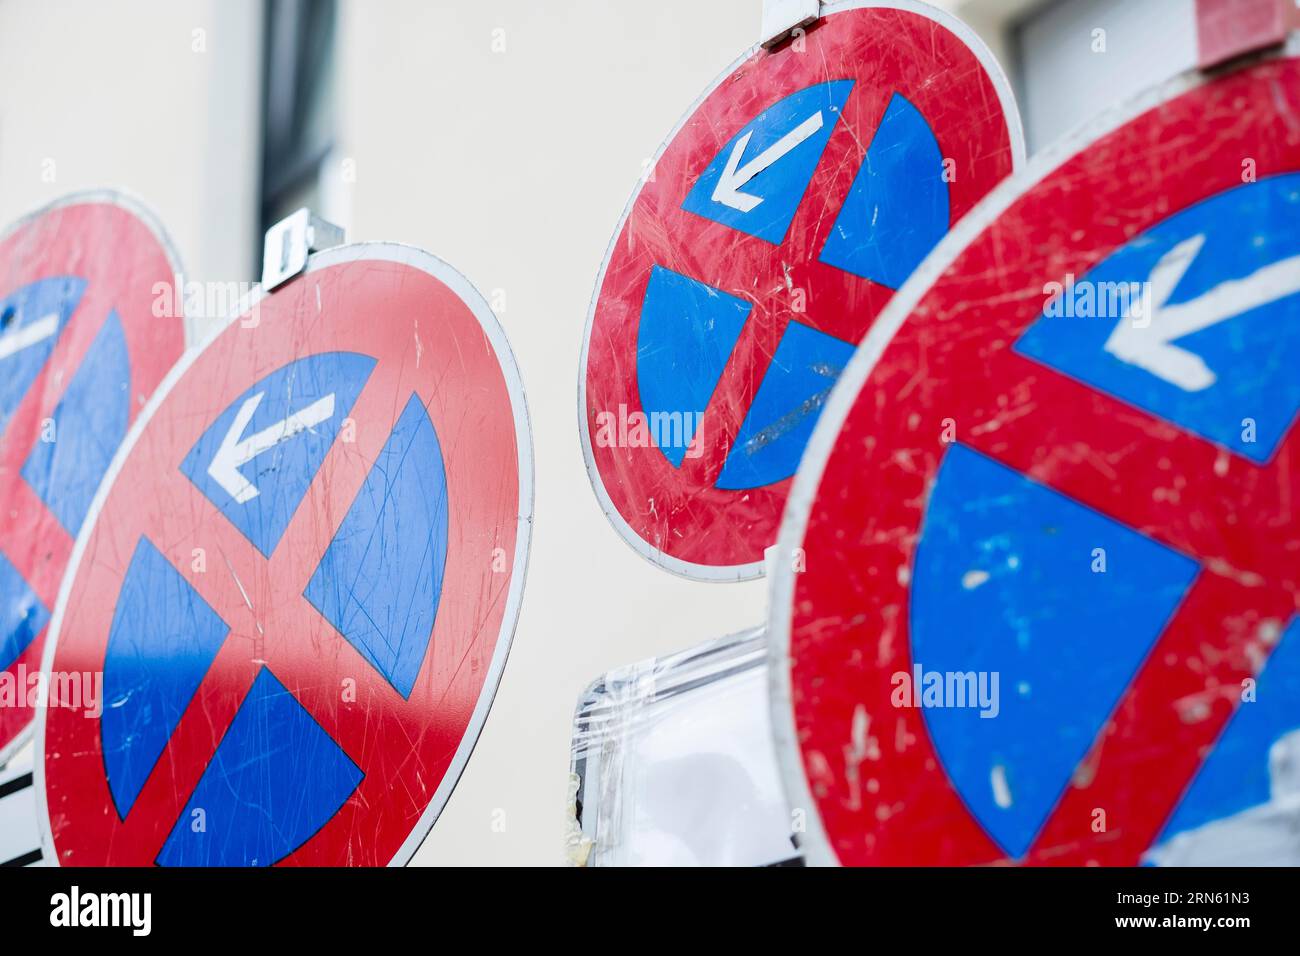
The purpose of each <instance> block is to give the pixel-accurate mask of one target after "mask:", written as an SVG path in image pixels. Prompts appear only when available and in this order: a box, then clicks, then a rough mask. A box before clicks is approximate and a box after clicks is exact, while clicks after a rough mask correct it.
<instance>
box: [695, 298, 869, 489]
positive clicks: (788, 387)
mask: <svg viewBox="0 0 1300 956" xmlns="http://www.w3.org/2000/svg"><path fill="white" fill-rule="evenodd" d="M852 357H853V346H852V345H850V344H849V343H848V342H845V341H843V340H842V339H837V338H835V337H834V336H832V335H827V334H826V333H824V332H819V331H817V330H816V329H811V328H809V327H808V326H806V325H801V324H800V323H798V322H792V323H790V325H789V327H788V328H787V329H786V332H785V335H784V336H782V338H781V344H780V345H778V346H777V349H776V354H775V355H773V356H772V364H771V365H770V366H769V367H768V370H767V374H766V375H765V376H764V377H763V382H762V384H761V385H760V386H759V388H758V394H757V395H755V396H754V404H753V405H751V406H750V408H749V411H748V412H747V413H746V415H745V420H744V421H743V422H742V423H741V426H740V431H739V432H738V433H737V434H736V440H735V443H734V445H733V446H732V449H731V453H730V454H729V455H728V456H727V461H726V464H725V465H723V468H722V474H721V475H719V476H718V484H717V486H718V487H719V488H723V489H726V490H739V489H742V488H760V487H762V486H764V485H770V484H772V483H773V482H777V481H783V480H784V479H786V478H789V477H790V476H791V475H793V474H794V473H795V470H796V469H797V468H798V467H799V460H800V458H801V457H802V456H803V450H804V446H805V445H807V444H808V439H809V438H810V437H811V436H812V431H813V427H814V426H815V425H816V424H817V419H818V418H819V417H820V416H821V412H822V406H823V405H825V403H826V398H827V396H828V395H829V394H830V391H831V389H832V388H833V387H834V386H835V382H836V380H837V379H838V378H839V376H840V372H842V371H843V370H844V366H846V365H847V364H848V363H849V359H850V358H852Z"/></svg>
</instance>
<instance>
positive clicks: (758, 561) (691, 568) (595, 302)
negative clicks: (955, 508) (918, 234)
mask: <svg viewBox="0 0 1300 956" xmlns="http://www.w3.org/2000/svg"><path fill="white" fill-rule="evenodd" d="M854 11H876V12H896V13H905V14H913V15H917V16H920V17H922V18H924V19H926V20H929V21H931V22H932V23H934V24H935V25H936V26H938V27H941V28H943V29H945V30H946V31H947V32H948V33H950V34H952V36H953V38H954V39H955V41H956V42H957V43H958V44H960V45H961V46H962V47H964V52H965V53H966V54H968V55H970V56H971V57H973V58H974V59H975V60H976V61H977V62H978V63H979V64H980V65H981V66H982V67H983V70H984V75H985V79H986V80H987V81H988V83H989V84H990V85H991V87H992V88H993V91H994V93H995V94H996V96H997V99H998V102H999V103H1000V105H1001V108H1002V115H1003V119H1004V121H1005V126H1006V134H1007V137H1008V140H1009V146H1010V153H1011V156H1010V160H1011V169H1012V172H1013V173H1014V171H1016V170H1019V169H1020V168H1021V167H1022V166H1023V164H1024V156H1025V147H1024V135H1023V132H1022V130H1021V126H1020V116H1019V111H1018V109H1017V108H1016V104H1015V98H1014V95H1013V94H1012V91H1011V87H1010V83H1009V82H1008V81H1007V79H1006V77H1005V75H1004V74H1003V73H1002V70H1001V67H1000V65H999V64H998V63H997V61H996V59H995V58H994V57H993V55H992V53H991V52H990V51H989V50H988V49H987V48H986V47H985V45H984V43H983V41H982V40H980V38H979V37H978V35H977V34H975V33H974V31H972V30H971V29H970V27H968V26H967V25H966V24H965V23H963V22H962V21H960V20H958V19H956V18H955V17H953V16H951V15H950V14H948V13H947V12H946V11H942V10H938V9H936V8H934V7H931V6H928V5H926V4H923V3H915V2H912V0H893V2H888V0H885V2H872V0H840V2H837V3H829V4H825V5H824V6H823V9H822V14H821V15H822V19H823V20H826V19H827V18H830V17H833V16H835V15H837V14H843V13H849V12H854ZM816 29H817V28H814V29H813V30H811V31H810V32H809V33H808V37H807V39H808V40H809V42H811V41H812V39H813V38H815V37H816ZM768 55H770V54H768V52H767V51H765V50H763V48H762V47H760V46H759V45H758V44H755V45H754V46H753V47H751V48H750V49H749V50H748V51H746V52H745V53H744V54H742V55H741V56H740V57H739V58H738V59H737V60H735V61H734V62H733V63H732V64H731V65H730V66H728V67H727V69H726V70H725V71H723V73H722V74H721V75H720V76H719V77H718V78H717V79H716V80H715V81H714V82H713V83H712V84H711V85H710V86H709V88H708V89H707V90H705V91H704V93H703V94H701V96H700V97H699V98H698V99H697V100H696V101H695V103H693V104H692V105H691V107H690V108H689V109H688V110H687V111H686V113H685V114H684V115H683V116H682V118H681V119H680V120H679V121H678V123H677V125H676V126H675V127H674V128H673V130H672V132H670V133H669V135H668V137H667V138H666V139H665V140H664V141H663V143H662V144H661V145H660V147H659V149H658V151H657V153H656V155H655V157H654V160H653V162H652V163H651V165H650V167H649V168H651V169H653V170H655V173H656V177H657V176H658V174H659V173H660V171H661V165H660V164H661V163H662V162H663V160H664V157H665V155H666V154H667V152H668V150H669V149H670V148H671V147H672V146H674V145H675V143H676V140H677V139H678V136H679V135H680V134H681V133H682V131H683V130H684V129H685V128H686V126H687V124H688V123H689V122H690V121H691V120H692V119H694V118H696V117H697V116H698V115H699V113H700V112H701V110H702V109H703V108H705V107H706V106H707V105H708V103H709V101H710V100H711V98H712V97H713V96H714V95H715V93H717V92H718V91H719V89H720V88H722V87H723V86H724V84H726V83H727V82H728V81H729V80H732V79H733V78H734V77H735V76H736V74H737V73H738V72H739V71H740V70H741V69H742V68H743V67H745V66H746V64H748V63H750V62H751V61H752V60H755V59H756V58H757V57H761V56H768ZM792 83H793V87H792V88H790V89H785V87H789V86H791V84H792ZM799 88H802V86H800V83H798V82H794V81H792V80H790V78H789V77H788V76H786V77H784V78H783V80H782V90H783V93H782V95H784V94H785V93H791V92H795V91H796V90H797V89H799ZM855 92H856V91H855ZM776 98H779V96H778V97H776ZM882 102H883V100H882ZM750 118H752V117H746V119H745V120H744V121H743V122H747V121H748V119H750ZM743 122H741V123H740V125H743ZM737 128H739V127H737ZM696 152H699V150H696ZM945 155H948V153H945ZM712 158H713V156H712V153H710V154H709V155H708V156H707V157H704V158H702V159H700V158H698V157H697V159H698V161H697V162H695V165H696V166H698V168H699V170H703V168H704V167H705V166H706V165H707V164H708V162H709V161H710V160H711V159H712ZM823 160H825V157H823ZM831 165H832V164H831V163H829V162H823V163H819V168H818V172H817V174H815V175H814V178H813V182H812V184H810V187H809V190H808V191H809V193H811V192H813V191H814V189H815V188H816V184H817V183H818V182H819V181H822V180H829V181H833V180H837V179H842V180H843V183H841V184H840V185H838V186H836V189H837V190H839V194H840V196H841V198H843V195H845V194H847V190H848V187H849V185H850V184H851V182H852V178H853V177H852V175H850V173H852V172H856V166H854V168H853V169H852V170H849V171H848V172H845V171H843V170H839V171H830V172H828V171H827V170H825V169H824V168H823V167H829V166H831ZM994 182H997V180H996V179H995V180H994ZM958 183H959V184H960V186H961V188H962V192H963V195H962V196H961V197H959V198H958V199H957V200H956V201H955V206H954V217H955V218H956V219H957V221H958V222H960V212H964V211H965V209H966V208H969V206H971V205H974V203H975V201H976V200H978V199H979V198H981V196H982V195H983V194H980V195H974V194H973V191H968V190H966V189H965V186H966V183H965V182H964V181H963V180H962V179H961V178H960V177H959V179H958ZM647 185H648V183H647V181H646V180H645V179H644V178H643V179H642V181H641V182H639V183H638V185H637V188H636V190H635V191H634V192H633V194H632V196H631V198H630V199H629V200H628V203H627V205H626V207H625V208H624V210H623V213H622V216H621V217H620V219H619V222H618V225H617V227H616V228H615V231H614V235H613V238H612V239H611V240H610V244H609V247H608V249H607V250H606V253H605V257H604V260H603V262H602V264H601V268H600V272H599V274H598V277H597V281H596V288H595V292H594V293H593V296H592V300H591V306H590V309H589V311H588V315H587V323H586V327H585V329H584V332H583V344H582V352H581V360H580V363H579V373H578V421H579V434H580V437H581V442H582V448H583V459H584V462H585V464H586V467H587V475H588V478H589V480H590V481H591V484H592V489H593V491H594V492H595V494H596V497H597V500H598V501H599V502H600V506H601V510H602V511H603V512H604V513H605V516H606V517H607V518H608V519H609V521H610V524H611V525H613V527H614V529H615V530H616V531H617V532H618V534H619V536H620V537H622V538H623V540H624V541H626V542H627V543H628V545H629V546H631V547H632V548H633V550H635V551H636V552H637V553H638V554H640V555H641V556H642V557H643V558H645V559H646V560H647V561H649V562H650V563H652V564H654V565H656V566H658V567H661V568H663V569H665V570H667V571H670V572H672V573H674V574H677V575H679V576H681V577H685V578H688V579H691V580H699V581H714V582H724V581H746V580H753V579H756V578H760V577H762V576H763V574H764V567H765V565H764V560H763V556H762V555H761V554H759V555H757V556H755V557H754V558H752V559H751V560H748V561H741V562H739V563H733V564H708V563H700V562H697V561H691V560H686V559H683V558H679V557H677V556H675V555H672V554H669V553H668V552H667V551H664V550H660V549H658V548H656V547H654V546H653V545H652V544H650V543H649V542H648V541H647V540H646V539H645V538H644V537H643V536H642V535H641V534H640V533H638V532H637V531H635V530H634V529H633V528H632V527H631V525H630V524H629V523H628V521H627V520H626V519H625V518H624V517H623V515H622V513H621V512H620V510H619V507H618V505H616V504H615V503H614V500H613V498H612V497H611V493H610V490H609V488H608V487H607V486H606V484H605V481H604V479H603V477H602V475H601V471H600V466H599V465H598V464H597V461H596V458H597V455H596V450H595V448H594V446H593V443H592V438H591V427H592V423H591V422H590V421H589V417H588V414H587V411H588V409H587V405H588V378H589V375H588V369H589V367H590V359H591V355H590V352H591V342H592V334H593V331H594V329H595V323H596V319H597V313H598V312H599V311H600V306H601V303H602V301H603V292H604V290H605V286H606V283H607V281H608V279H609V270H610V266H611V263H612V261H613V259H614V256H615V253H616V251H617V249H618V246H619V243H620V240H621V239H623V238H624V235H625V233H626V231H627V228H628V225H629V221H630V219H631V217H632V214H633V212H634V210H636V209H637V207H638V205H639V204H640V203H641V200H642V197H643V194H644V193H645V189H646V186H647ZM990 185H992V184H990ZM986 191H987V190H986ZM967 192H972V194H971V195H970V196H967V195H965V194H966V193H967ZM670 205H672V204H670ZM676 205H680V197H678V202H677V203H676ZM802 205H803V203H801V206H802ZM674 208H675V207H674ZM958 210H960V212H958ZM796 219H797V214H796ZM701 223H703V220H701ZM701 228H703V229H710V228H723V227H719V226H716V225H715V224H707V223H703V225H701ZM732 232H734V231H732ZM755 241H756V242H757V240H755ZM787 241H788V237H787ZM784 245H785V243H783V244H782V247H781V248H784ZM814 258H815V257H814ZM819 265H820V263H819V262H816V261H810V262H805V263H800V264H798V268H800V269H809V270H811V269H815V268H817V267H818V266H819ZM822 268H825V269H829V268H830V267H822ZM841 271H842V270H841ZM644 273H645V274H644V275H642V276H641V280H640V281H641V286H642V287H643V286H644V283H645V280H646V279H647V278H648V275H649V269H648V268H646V269H645V270H644ZM844 275H845V276H846V277H847V278H851V279H853V280H854V281H855V282H857V283H859V284H861V285H862V286H863V287H866V286H871V285H872V284H871V283H870V282H869V281H868V280H865V279H857V277H855V276H849V274H848V273H844ZM695 278H699V279H701V281H707V280H706V279H704V277H702V276H695ZM882 288H883V287H882ZM881 298H882V299H884V300H887V299H888V293H886V294H884V295H882V297H881ZM638 301H639V300H638ZM877 309H879V306H877ZM876 318H878V315H877V316H876ZM866 324H867V325H868V326H869V324H870V321H868V322H867V323H866ZM632 391H635V390H634V389H633V390H632ZM628 407H629V408H633V406H631V405H629V406H628ZM636 407H637V408H639V403H638V405H637V406H636ZM633 410H635V409H633ZM736 424H738V422H737V423H736ZM646 460H653V459H651V458H650V457H649V456H646ZM655 467H656V468H657V467H659V463H658V462H655ZM661 470H671V469H669V467H668V465H667V462H666V461H665V462H664V463H663V468H662V469H661ZM792 481H793V479H786V480H784V481H782V482H778V483H776V484H775V485H770V486H766V487H764V488H758V489H751V490H750V491H748V492H743V493H742V492H729V493H728V494H730V495H733V496H738V495H741V494H745V495H753V496H756V497H759V498H762V499H763V500H764V501H765V502H766V505H765V507H766V508H767V511H768V512H769V513H768V514H767V517H766V519H765V520H767V521H768V523H770V525H771V531H772V534H771V538H772V539H773V543H774V542H775V538H776V532H777V530H778V528H779V522H780V517H781V514H782V510H783V507H784V501H785V498H786V495H787V493H788V489H789V488H790V486H791V483H792ZM620 494H622V492H620ZM769 499H770V500H769Z"/></svg>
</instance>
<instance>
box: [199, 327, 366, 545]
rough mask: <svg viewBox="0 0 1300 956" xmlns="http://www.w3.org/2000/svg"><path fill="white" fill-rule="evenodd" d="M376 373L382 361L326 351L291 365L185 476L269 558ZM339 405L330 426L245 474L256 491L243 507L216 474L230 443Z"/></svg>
mask: <svg viewBox="0 0 1300 956" xmlns="http://www.w3.org/2000/svg"><path fill="white" fill-rule="evenodd" d="M374 367H375V360H374V359H373V358H371V357H370V356H368V355H358V354H356V353H355V352H325V353H322V354H320V355H311V356H308V357H306V358H301V359H298V360H297V361H296V362H291V363H290V364H288V365H285V366H283V367H281V368H279V369H277V370H276V371H274V372H272V373H271V374H269V375H267V376H265V377H264V378H262V379H261V380H260V381H258V382H257V384H255V385H254V386H253V387H252V388H250V389H248V391H246V392H244V393H243V394H242V395H240V396H239V397H238V398H237V399H235V401H234V402H233V403H231V405H230V406H229V407H228V408H227V409H226V410H225V411H224V412H222V413H221V415H220V416H219V417H218V418H217V420H216V421H214V422H213V423H212V424H211V425H210V426H209V427H208V430H207V431H205V432H204V433H203V435H202V437H200V438H199V440H198V441H197V442H196V443H195V445H194V447H193V448H192V449H190V453H189V454H188V455H186V456H185V460H184V461H183V462H181V471H182V472H183V473H184V474H185V476H186V477H187V478H189V479H190V481H192V482H194V485H195V486H196V487H197V488H198V489H199V491H201V492H203V494H204V495H205V496H206V497H207V498H208V500H209V501H211V502H212V504H213V505H214V506H216V508H217V509H218V510H220V511H221V512H222V513H223V514H224V515H225V516H226V517H227V518H228V519H230V522H231V523H232V524H233V525H234V526H235V527H236V528H238V529H239V530H240V531H242V532H243V533H244V536H245V537H247V538H248V540H249V541H250V542H251V543H252V544H253V546H254V547H256V548H257V550H259V551H260V552H262V554H263V555H265V556H266V557H268V558H269V557H270V556H271V553H272V552H273V551H275V546H276V545H277V544H279V542H280V538H281V536H282V535H283V534H284V532H285V529H286V528H288V527H289V521H290V519H291V518H292V517H293V513H294V512H295V511H297V510H298V505H300V504H301V503H302V499H303V496H304V495H306V493H307V489H308V487H310V485H311V483H312V480H313V479H314V478H315V477H316V472H317V470H318V469H319V468H320V466H321V462H323V461H324V460H325V454H326V452H328V451H329V449H330V446H331V445H332V444H333V443H334V439H335V437H336V436H337V435H338V433H339V429H340V428H341V427H342V425H343V422H344V420H345V419H346V418H347V417H348V413H349V412H350V411H351V410H352V405H353V403H354V402H355V401H356V399H357V396H358V395H360V394H361V389H362V388H363V387H365V384H366V380H367V379H368V378H369V377H370V373H371V371H372V370H373V369H374ZM327 400H332V402H333V407H332V412H331V414H330V415H329V417H328V418H326V419H325V420H324V421H320V422H318V423H317V424H315V425H313V426H312V427H310V428H307V429H305V430H301V431H294V432H284V430H283V429H281V431H282V433H288V434H291V437H288V438H286V439H285V440H283V441H280V442H278V443H276V444H275V445H274V447H272V448H270V449H269V450H267V451H264V452H263V453H261V454H259V455H257V456H256V457H255V458H253V459H252V460H251V461H249V462H247V463H246V464H243V465H241V466H240V467H239V469H238V472H239V474H240V475H241V476H242V477H243V478H244V479H245V480H247V482H248V483H249V484H250V485H251V486H252V487H253V488H255V489H256V495H255V496H254V497H251V498H247V499H245V500H242V501H241V500H240V499H239V498H238V497H236V496H235V495H233V494H232V493H231V491H230V489H229V488H228V487H226V486H225V485H223V484H222V482H220V481H218V480H217V479H216V478H215V477H214V476H213V474H212V473H211V468H212V465H213V462H214V460H215V459H216V458H217V456H218V454H219V452H220V450H221V449H222V448H223V446H224V445H226V444H227V443H229V442H234V441H240V440H242V439H246V438H248V437H250V436H254V435H258V434H261V433H265V432H267V430H269V429H275V428H277V427H278V426H282V425H283V424H284V423H285V422H286V421H287V420H288V419H289V418H290V416H296V415H302V414H303V413H304V412H305V411H307V410H308V409H310V408H312V407H322V406H319V405H318V403H320V402H323V401H327ZM246 407H248V408H252V409H254V410H253V414H252V418H251V419H250V420H249V421H248V422H247V423H246V424H245V426H244V428H243V429H242V432H241V434H239V435H234V434H232V425H234V424H237V422H236V419H237V418H238V416H239V415H240V414H241V412H243V411H244V410H245V408H246Z"/></svg>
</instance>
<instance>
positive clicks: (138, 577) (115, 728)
mask: <svg viewBox="0 0 1300 956" xmlns="http://www.w3.org/2000/svg"><path fill="white" fill-rule="evenodd" d="M229 631H230V628H229V627H228V626H227V625H226V622H225V621H223V620H222V619H221V618H220V617H219V616H218V614H217V612H216V611H214V610H213V609H212V607H211V606H210V605H209V604H208V603H207V602H206V601H204V600H203V597H202V596H201V595H200V594H199V593H198V592H197V591H195V590H194V588H193V587H191V586H190V583H189V582H188V581H186V580H185V578H184V577H182V576H181V574H180V572H179V571H177V570H176V569H175V568H173V567H172V566H171V564H170V563H169V562H168V561H167V559H166V558H165V557H163V555H162V554H161V553H160V552H159V551H158V549H157V548H155V547H154V546H153V544H152V543H151V542H150V541H149V540H148V539H147V538H141V539H140V541H139V542H138V543H137V544H136V548H135V553H134V554H133V555H132V556H131V564H130V565H129V566H128V568H127V571H126V577H125V578H123V580H122V590H121V592H119V594H118V596H117V606H116V607H115V608H114V609H113V623H112V625H111V626H110V628H109V632H108V646H107V648H106V649H105V653H104V713H103V716H102V717H101V718H100V725H99V730H100V736H101V740H102V743H103V747H104V769H105V771H106V773H107V774H108V789H109V792H110V793H111V794H112V795H113V803H114V804H115V805H116V807H117V815H118V816H119V817H121V818H122V819H123V820H125V819H126V815H127V814H128V813H130V812H131V807H132V806H133V805H134V803H135V800H136V797H138V796H139V795H140V789H141V788H142V787H143V786H144V783H145V781H146V780H147V779H148V778H149V774H150V772H151V771H152V770H153V767H154V764H155V763H157V762H158V758H159V757H160V756H161V755H162V752H163V750H164V748H165V747H166V746H167V741H168V740H169V739H171V735H172V732H173V731H174V730H175V729H176V725H177V723H179V722H180V719H181V715H182V714H184V713H185V709H186V708H187V707H188V706H189V703H190V700H191V699H192V698H193V697H194V692H195V691H197V690H198V688H199V684H200V683H201V682H202V681H203V675H204V674H206V673H207V672H208V668H209V666H211V664H212V660H213V658H215V657H216V656H217V651H219V650H220V649H221V645H222V644H223V643H224V642H225V639H226V635H227V634H228V633H229Z"/></svg>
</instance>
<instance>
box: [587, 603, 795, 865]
mask: <svg viewBox="0 0 1300 956" xmlns="http://www.w3.org/2000/svg"><path fill="white" fill-rule="evenodd" d="M571 769H572V776H571V779H570V814H569V833H568V841H567V849H568V858H569V861H570V862H571V863H573V864H574V865H578V866H656V865H658V866H669V865H700V866H770V865H782V864H785V865H791V864H793V865H797V864H798V863H799V862H800V859H799V856H798V851H797V850H796V849H795V846H794V844H793V842H792V840H791V825H790V820H791V818H790V814H789V811H788V810H787V809H786V801H785V796H784V793H783V792H782V789H781V783H780V778H779V775H778V771H777V765H776V756H775V752H774V750H773V747H772V735H771V731H770V726H769V716H768V696H767V641H766V634H765V629H763V628H754V629H751V630H747V631H743V632H741V633H739V634H734V635H731V636H729V637H724V638H721V639H719V640H714V641H710V642H708V643H707V644H703V645H701V646H699V647H696V648H692V649H690V650H687V651H683V652H681V653H678V654H673V655H670V656H667V657H659V658H652V659H650V660H646V661H641V662H639V663H636V664H632V665H629V666H627V667H620V668H617V669H615V670H612V671H610V672H608V673H607V674H605V675H604V676H603V677H601V678H599V679H598V680H596V681H595V682H593V683H592V684H591V686H590V687H589V688H588V689H587V691H586V692H585V693H584V694H583V695H582V697H581V699H580V700H579V702H578V709H577V714H576V716H575V720H574V734H573V748H572V763H571Z"/></svg>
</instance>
